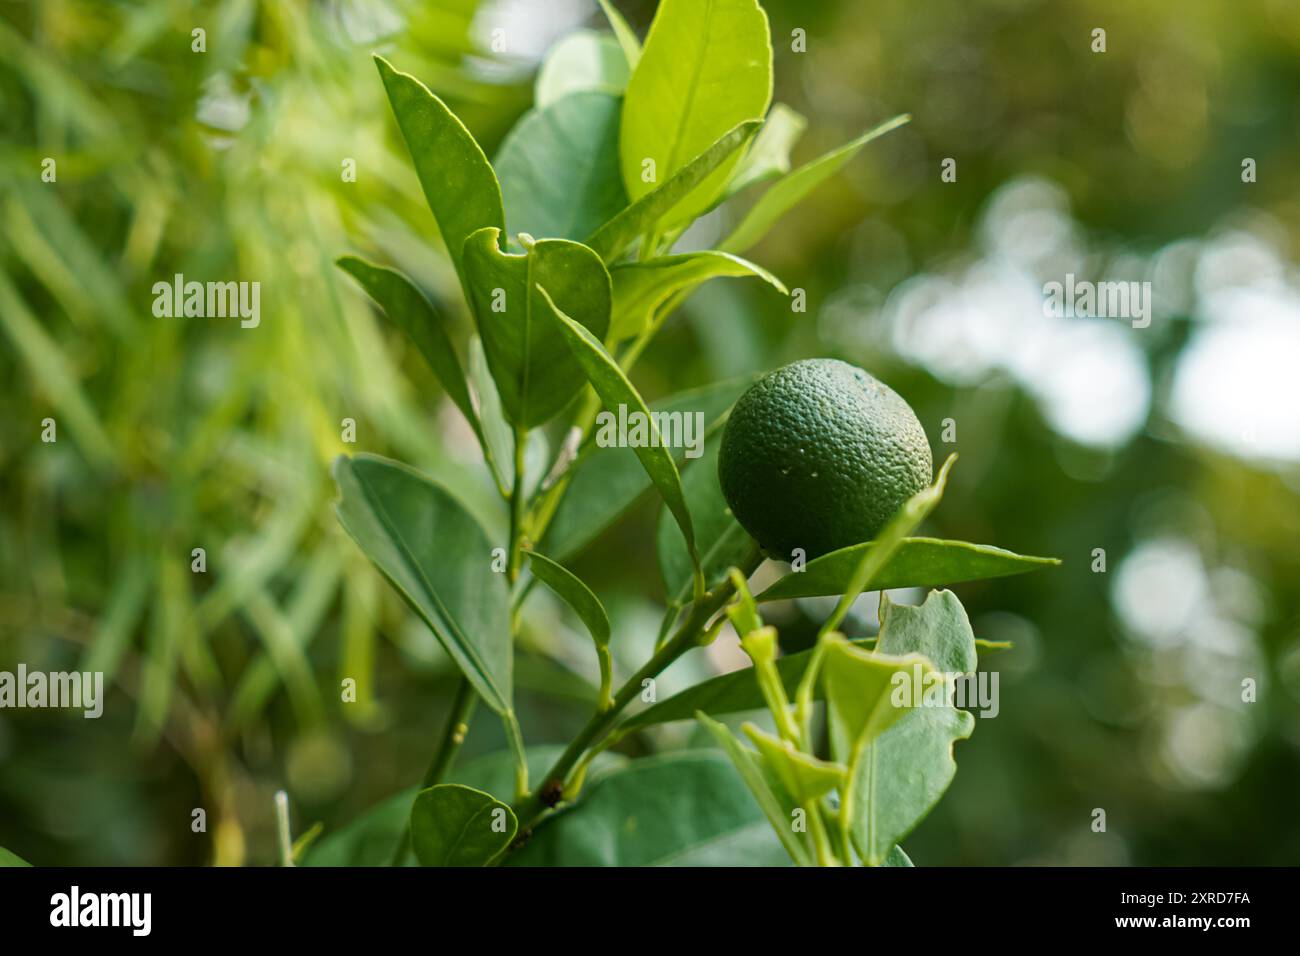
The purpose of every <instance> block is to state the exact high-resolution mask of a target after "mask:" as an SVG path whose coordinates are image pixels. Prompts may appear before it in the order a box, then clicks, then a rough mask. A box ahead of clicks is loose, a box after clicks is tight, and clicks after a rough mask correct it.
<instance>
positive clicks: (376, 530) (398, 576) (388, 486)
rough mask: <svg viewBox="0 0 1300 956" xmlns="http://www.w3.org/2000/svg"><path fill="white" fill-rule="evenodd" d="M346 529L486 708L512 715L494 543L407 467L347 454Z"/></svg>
mask: <svg viewBox="0 0 1300 956" xmlns="http://www.w3.org/2000/svg"><path fill="white" fill-rule="evenodd" d="M334 480H335V482H336V483H337V484H338V487H339V492H340V494H341V499H340V501H339V502H338V504H337V505H336V509H335V510H336V512H337V514H338V517H339V521H340V522H341V523H342V525H343V527H344V529H345V530H346V531H347V532H348V534H350V535H351V536H352V538H353V539H354V540H355V541H356V542H357V544H358V545H360V546H361V550H362V551H363V552H365V555H366V557H368V558H369V559H370V560H371V561H372V562H373V563H374V565H375V567H377V568H378V569H379V570H380V572H382V573H383V575H384V577H386V578H387V579H388V581H389V583H390V584H392V585H393V587H394V588H396V590H397V592H398V593H399V594H400V595H401V596H402V597H403V599H405V601H406V602H407V604H409V605H410V606H411V608H412V610H414V611H415V613H416V614H418V615H419V616H420V618H421V619H422V620H423V621H424V622H425V623H426V624H427V625H428V626H429V628H430V630H432V631H433V633H434V636H435V637H437V639H438V642H439V643H440V644H441V645H442V647H443V649H444V650H446V652H447V654H448V655H449V656H450V657H451V659H452V660H453V661H455V662H456V666H457V667H459V668H460V670H461V673H463V674H464V675H465V677H466V678H467V679H468V680H469V681H470V683H471V684H472V685H473V686H474V689H475V690H476V691H478V693H479V695H480V696H481V697H482V698H483V700H484V701H485V702H486V703H487V704H488V706H489V707H491V708H492V709H493V710H495V711H496V712H497V713H499V714H502V715H506V714H509V713H510V706H511V705H510V701H511V694H512V687H511V647H510V626H509V621H508V619H507V608H508V606H509V591H508V589H507V586H506V580H505V576H504V575H501V574H496V573H494V572H493V571H492V547H493V545H492V542H491V541H489V540H488V537H487V534H486V533H485V532H484V531H483V529H482V528H481V527H480V526H479V524H478V522H477V521H475V520H474V518H473V517H472V516H471V515H470V514H469V512H468V511H466V510H465V507H464V506H463V505H462V504H461V503H460V502H459V501H457V500H456V499H455V498H453V497H452V496H451V495H450V494H448V493H447V491H446V490H445V489H443V488H442V487H441V486H439V485H437V484H435V483H434V482H433V481H431V480H430V479H429V478H427V477H425V476H424V475H421V474H420V473H419V472H417V471H415V470H414V469H412V468H409V467H407V466H406V465H403V464H401V463H399V462H395V461H389V460H388V459H386V458H380V457H377V456H374V455H358V456H357V457H355V458H348V457H346V456H340V457H339V458H338V459H337V460H336V461H335V462H334Z"/></svg>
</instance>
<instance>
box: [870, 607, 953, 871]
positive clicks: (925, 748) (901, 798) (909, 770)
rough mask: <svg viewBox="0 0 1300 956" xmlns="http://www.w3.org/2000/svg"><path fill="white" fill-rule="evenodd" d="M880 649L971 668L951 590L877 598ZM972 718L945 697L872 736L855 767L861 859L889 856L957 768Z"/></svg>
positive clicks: (943, 666) (945, 666) (948, 669)
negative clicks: (916, 599) (907, 599)
mask: <svg viewBox="0 0 1300 956" xmlns="http://www.w3.org/2000/svg"><path fill="white" fill-rule="evenodd" d="M882 619H883V623H882V625H881V631H880V641H879V644H878V647H879V649H880V651H881V652H882V653H886V654H894V655H902V654H911V653H918V654H923V655H925V657H926V658H927V659H928V660H930V661H931V662H932V663H933V664H934V666H935V668H936V669H937V670H939V671H941V672H944V673H945V674H967V673H973V672H974V670H975V667H976V655H975V635H974V633H973V632H972V630H971V626H970V621H969V619H968V618H967V616H966V611H965V609H964V608H963V607H962V606H961V602H960V601H958V600H957V598H956V596H955V595H954V594H953V593H952V592H951V591H932V592H930V594H929V595H928V596H927V597H926V599H925V603H924V604H922V605H920V606H919V607H910V606H908V605H901V604H900V605H895V604H891V603H889V602H888V599H886V600H885V602H884V603H883V604H882ZM974 727H975V718H974V717H972V716H971V715H970V714H969V713H967V712H966V711H964V710H958V709H957V708H956V707H954V706H953V705H952V703H951V702H950V701H945V702H944V703H943V704H942V706H931V705H927V706H921V707H913V708H912V709H910V710H909V711H907V712H906V713H905V714H904V715H903V717H902V718H901V719H900V720H899V721H898V723H897V724H895V725H894V726H893V727H891V728H890V729H888V730H886V731H885V732H884V733H883V734H881V735H880V736H879V737H877V738H876V739H875V740H874V741H872V742H871V743H869V744H868V745H867V747H866V749H865V751H864V753H863V755H862V757H861V758H860V759H859V760H858V762H857V765H856V767H855V768H854V779H853V786H852V787H851V789H850V791H849V798H850V799H851V801H852V803H853V811H852V814H851V821H852V827H851V831H850V832H851V834H852V837H853V843H854V846H855V847H856V848H857V850H858V853H859V854H860V855H861V856H862V858H863V860H865V861H866V862H868V863H870V864H872V865H873V866H875V865H879V864H880V863H882V862H885V863H886V864H887V863H888V860H887V854H889V853H890V848H891V847H892V846H893V845H894V844H896V843H897V842H898V841H900V840H902V839H903V838H904V837H906V836H907V835H908V834H909V833H911V832H912V830H913V829H915V827H916V825H917V824H918V823H920V822H921V821H922V820H923V819H925V816H926V815H927V814H928V813H929V812H930V810H931V809H932V808H933V807H934V805H935V804H936V803H938V802H939V799H940V798H941V797H942V796H943V794H944V791H946V790H947V789H948V785H949V784H950V783H951V782H952V779H953V776H954V775H955V774H956V772H957V764H956V761H955V760H954V759H953V745H954V744H955V743H956V742H957V741H958V740H964V739H966V738H967V737H969V736H970V735H971V732H972V731H973V730H974Z"/></svg>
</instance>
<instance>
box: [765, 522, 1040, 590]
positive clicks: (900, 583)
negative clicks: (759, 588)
mask: <svg viewBox="0 0 1300 956" xmlns="http://www.w3.org/2000/svg"><path fill="white" fill-rule="evenodd" d="M875 546H876V545H875V543H874V542H871V541H868V542H866V543H865V544H855V545H853V546H851V547H848V548H841V549H840V550H839V551H832V552H831V553H830V554H824V555H822V556H821V557H820V558H814V559H813V560H812V561H809V562H808V564H807V565H806V566H805V567H804V569H803V570H802V571H799V572H795V573H791V574H787V575H786V576H785V577H783V578H781V579H780V580H779V581H776V582H775V583H773V584H772V585H771V586H770V587H768V588H767V589H766V590H764V591H763V592H762V593H761V594H759V595H758V600H759V601H760V602H762V601H783V600H788V599H790V598H801V597H825V596H828V595H832V594H843V593H844V591H845V590H847V588H848V586H849V581H850V578H851V577H852V575H853V571H854V570H855V569H856V568H857V566H858V564H859V563H860V562H861V561H862V559H863V558H864V557H865V556H866V554H867V553H868V552H869V551H871V550H872V549H873V548H874V547H875ZM1060 563H1061V562H1060V561H1059V560H1057V559H1056V558H1035V557H1029V556H1026V555H1020V554H1015V553H1013V552H1011V551H1004V550H1002V549H1001V548H995V547H992V546H991V545H987V544H970V543H968V542H965V541H941V540H939V539H937V538H904V539H903V540H902V542H900V543H899V545H898V548H897V550H895V551H894V553H893V555H892V556H891V557H890V559H889V560H888V561H887V562H886V563H885V566H884V567H883V568H881V569H880V571H879V572H877V574H876V576H875V577H874V578H873V579H872V581H871V588H872V590H877V591H884V590H888V589H890V588H908V587H923V588H936V587H944V586H946V585H949V584H957V583H959V582H962V581H981V580H984V579H986V578H1001V577H1007V576H1008V575H1012V574H1024V573H1026V572H1027V571H1037V570H1039V569H1040V568H1046V567H1054V566H1055V565H1058V564H1060Z"/></svg>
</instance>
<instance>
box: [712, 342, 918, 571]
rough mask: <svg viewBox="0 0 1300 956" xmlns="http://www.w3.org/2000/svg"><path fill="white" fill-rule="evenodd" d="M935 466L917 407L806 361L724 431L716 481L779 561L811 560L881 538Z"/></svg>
mask: <svg viewBox="0 0 1300 956" xmlns="http://www.w3.org/2000/svg"><path fill="white" fill-rule="evenodd" d="M933 472H934V462H933V459H932V458H931V455H930V443H929V441H928V440H927V438H926V436H925V430H924V429H923V428H922V427H921V423H920V421H918V420H917V417H916V413H915V412H913V411H912V408H911V406H909V405H908V404H907V402H906V401H904V400H903V399H902V397H901V396H899V395H898V393H897V392H895V391H894V390H893V389H891V388H890V387H889V386H888V385H885V384H884V383H883V382H880V381H879V380H877V379H875V378H873V377H872V376H871V375H869V374H867V373H866V372H864V371H863V370H862V369H860V368H857V367H855V366H853V365H849V364H848V363H847V362H840V361H837V360H835V359H806V360H804V361H800V362H794V363H792V364H790V365H786V366H783V367H782V368H779V369H777V370H776V371H774V372H770V373H769V374H767V375H765V376H764V377H763V378H761V379H759V380H758V381H757V382H756V383H755V384H754V385H753V387H752V388H750V390H749V391H748V392H746V393H745V394H744V395H742V396H741V397H740V399H739V400H738V401H737V402H736V406H735V408H734V409H733V410H732V412H731V416H730V418H729V419H728V421H727V427H726V430H725V431H724V432H723V436H722V448H721V451H720V454H719V458H718V479H719V481H720V483H721V486H722V493H723V495H724V496H725V497H726V499H727V503H728V504H729V505H730V506H731V510H732V513H733V514H734V515H735V516H736V520H737V521H739V522H740V524H741V526H742V527H743V528H744V529H745V530H746V531H748V532H749V533H750V534H751V535H753V536H754V537H755V538H756V539H757V540H758V542H759V544H760V545H762V546H763V549H764V550H765V551H766V552H767V553H768V554H769V555H771V556H772V557H776V558H781V559H784V560H790V558H791V556H792V554H793V553H794V551H795V549H796V548H801V549H803V552H804V554H805V555H806V556H807V558H808V559H810V560H811V559H812V558H815V557H818V556H820V555H823V554H826V553H827V552H830V551H835V550H837V549H838V548H843V547H848V546H849V545H852V544H858V543H859V542H862V541H870V540H871V539H873V538H874V537H875V536H876V534H877V533H878V532H879V531H880V529H881V528H882V527H883V526H884V524H885V522H887V521H888V520H889V519H890V518H891V517H892V516H893V515H894V513H895V512H896V511H897V510H898V508H899V507H900V506H901V505H902V504H903V502H905V501H906V500H907V499H908V498H910V497H911V496H912V495H914V494H916V493H917V492H918V491H921V490H922V489H924V488H926V487H927V486H928V485H929V484H930V482H931V479H932V477H933Z"/></svg>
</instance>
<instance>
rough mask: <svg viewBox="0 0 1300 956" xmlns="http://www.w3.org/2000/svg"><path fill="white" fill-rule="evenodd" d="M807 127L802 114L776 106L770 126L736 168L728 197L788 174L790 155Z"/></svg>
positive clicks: (766, 127) (784, 106)
mask: <svg viewBox="0 0 1300 956" xmlns="http://www.w3.org/2000/svg"><path fill="white" fill-rule="evenodd" d="M807 127H808V121H807V120H806V119H804V117H803V115H802V114H800V113H798V112H796V111H795V110H792V109H791V108H790V107H788V106H786V105H785V104H784V103H775V104H773V106H772V109H771V110H770V111H769V112H768V114H767V122H765V123H764V124H763V128H762V129H760V130H759V131H758V135H757V136H755V137H754V141H753V142H752V143H750V144H749V149H747V150H746V151H745V155H744V156H743V157H742V158H741V160H740V162H739V163H737V164H736V169H735V171H734V172H733V173H732V174H731V181H730V182H728V183H727V188H726V191H725V192H724V196H734V195H735V194H736V193H738V192H740V191H741V190H744V189H747V188H749V187H750V186H753V185H755V184H756V183H764V182H767V181H768V180H771V179H776V178H777V177H778V176H784V175H785V174H786V173H788V172H789V171H790V152H791V151H792V150H793V149H794V145H795V143H797V142H799V137H800V136H802V135H803V131H804V130H805V129H806V128H807Z"/></svg>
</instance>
